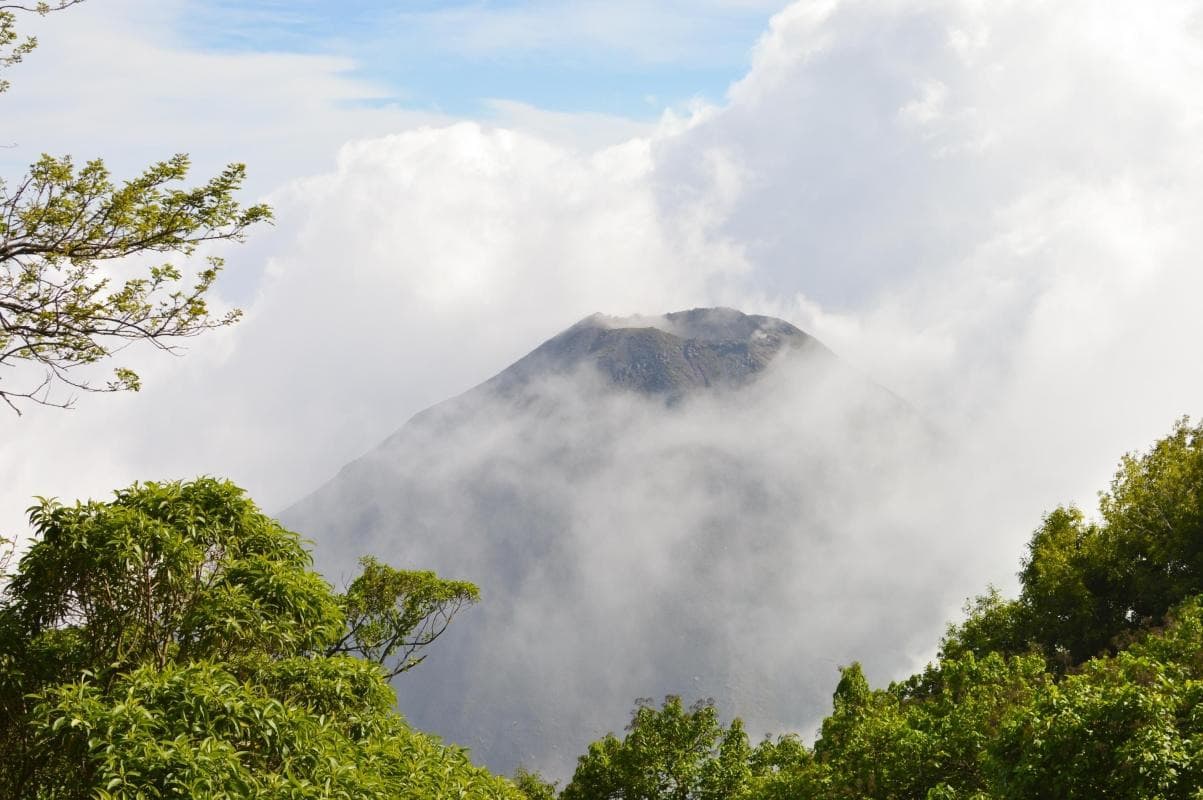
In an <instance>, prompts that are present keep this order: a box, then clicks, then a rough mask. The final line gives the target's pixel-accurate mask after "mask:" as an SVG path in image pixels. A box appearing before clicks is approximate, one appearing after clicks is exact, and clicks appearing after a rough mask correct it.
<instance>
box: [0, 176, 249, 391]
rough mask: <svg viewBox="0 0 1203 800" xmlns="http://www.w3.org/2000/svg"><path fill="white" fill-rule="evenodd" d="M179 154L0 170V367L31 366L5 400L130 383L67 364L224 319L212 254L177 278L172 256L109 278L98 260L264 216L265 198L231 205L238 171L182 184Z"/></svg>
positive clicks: (182, 242) (212, 235) (166, 343)
mask: <svg viewBox="0 0 1203 800" xmlns="http://www.w3.org/2000/svg"><path fill="white" fill-rule="evenodd" d="M188 167H189V161H188V157H187V156H186V155H182V154H180V155H176V156H174V157H172V158H171V159H168V160H167V161H162V162H160V163H158V164H154V165H152V166H151V167H149V168H148V169H146V170H145V171H144V172H143V173H142V175H140V176H138V177H137V178H135V179H133V180H130V181H127V182H125V183H123V184H120V185H118V184H115V183H114V182H113V180H112V178H111V176H110V174H109V172H108V169H107V168H106V167H105V166H104V163H103V162H101V161H99V160H94V161H90V162H88V163H86V164H84V165H83V166H82V167H79V168H77V167H76V166H75V164H74V163H73V161H72V160H71V159H70V158H69V157H64V158H55V157H52V156H48V155H44V156H42V158H41V159H40V160H39V161H38V162H37V163H36V164H34V165H33V167H32V168H31V169H30V172H29V174H28V175H27V176H26V177H25V178H24V179H23V180H21V181H20V182H19V183H17V184H15V185H14V186H11V187H10V186H8V185H7V184H5V183H3V182H2V181H0V367H9V368H14V367H17V366H20V365H23V364H24V365H32V366H34V367H37V368H40V369H41V376H40V379H38V380H37V381H35V382H33V383H32V385H27V386H20V387H16V388H7V387H6V388H4V389H2V390H0V398H3V399H4V400H6V401H7V402H8V403H9V405H10V406H12V407H13V408H14V409H16V408H17V406H16V403H15V401H16V400H18V399H21V398H25V399H28V400H33V401H35V402H39V403H45V404H49V405H67V404H69V403H70V398H68V399H67V400H64V401H56V400H55V399H54V395H53V394H52V389H53V388H54V387H55V386H56V385H57V384H65V385H66V386H68V387H73V388H75V389H80V390H89V391H118V390H124V389H130V390H136V389H138V388H139V380H138V376H137V374H136V373H135V372H133V371H132V370H130V369H129V368H127V367H118V368H117V369H116V370H115V371H114V373H113V378H112V379H111V380H110V381H108V382H107V383H105V384H104V385H102V386H101V385H95V384H93V383H90V382H89V380H88V379H87V378H86V377H80V376H79V375H78V374H77V372H76V370H78V369H79V368H81V367H85V366H88V365H91V364H95V363H97V362H100V361H102V360H104V359H107V358H108V357H109V356H111V355H112V354H113V353H114V352H115V351H116V350H117V349H120V348H121V347H124V346H126V345H128V344H129V343H131V342H134V341H144V342H149V343H151V344H154V345H156V346H158V347H160V348H162V349H166V350H171V349H173V345H172V344H171V341H172V340H174V339H178V338H181V337H189V336H194V335H196V334H198V333H201V332H203V331H206V330H210V329H213V328H218V327H222V326H225V325H229V324H231V323H233V322H235V321H236V320H237V319H238V318H239V316H240V313H239V312H238V311H237V310H234V311H229V312H227V313H224V314H214V313H212V312H211V311H210V309H209V306H208V303H207V300H206V297H207V296H208V294H209V292H210V290H211V289H212V287H213V284H214V281H215V280H216V279H217V275H218V273H219V272H220V271H221V268H222V261H221V259H220V258H216V257H210V258H208V259H207V266H206V267H205V268H203V269H201V270H200V271H199V272H197V273H196V274H195V275H193V276H192V277H191V278H188V279H186V278H185V275H184V273H183V271H182V270H181V269H180V268H179V267H178V266H177V265H176V264H175V263H173V262H172V261H167V262H165V263H162V264H159V265H157V266H152V267H150V268H149V269H147V270H145V271H144V272H138V271H135V273H134V276H133V277H129V278H126V279H124V280H120V281H117V282H114V281H113V278H112V276H111V274H110V273H111V270H110V271H108V272H106V271H103V270H101V269H100V268H99V262H120V261H122V260H123V259H129V258H131V257H135V256H143V255H148V254H149V255H154V254H164V253H166V254H174V255H180V256H190V255H192V254H193V253H194V252H195V250H196V248H197V247H198V246H199V245H201V244H203V243H205V242H212V241H219V240H240V239H241V238H242V236H243V233H244V232H245V231H246V230H247V228H249V227H250V226H252V225H255V224H257V223H260V222H265V221H268V220H270V219H271V211H270V209H269V208H268V207H267V206H264V205H254V206H250V207H248V208H242V207H241V206H240V205H239V204H238V203H237V201H236V200H235V199H234V193H235V192H236V191H237V190H238V188H239V187H240V186H241V185H242V182H243V180H244V178H245V174H246V170H245V167H244V166H243V165H241V164H231V165H230V166H229V167H227V168H226V169H225V170H224V171H223V172H221V174H219V175H217V176H216V177H215V178H213V179H212V180H210V181H209V182H208V183H206V184H204V185H202V186H199V187H196V188H192V189H181V188H178V186H177V184H178V183H179V182H181V181H183V180H184V179H185V178H186V176H187V173H188Z"/></svg>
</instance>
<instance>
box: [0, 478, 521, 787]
mask: <svg viewBox="0 0 1203 800" xmlns="http://www.w3.org/2000/svg"><path fill="white" fill-rule="evenodd" d="M30 519H31V522H32V524H33V527H34V531H35V534H36V536H35V540H34V543H33V544H32V546H31V547H30V548H29V549H28V551H27V552H26V553H25V554H24V556H23V557H22V558H21V559H20V561H19V562H18V564H17V566H16V569H15V571H14V573H13V574H12V575H11V577H10V579H9V581H8V583H7V585H6V586H5V589H4V597H3V601H2V602H0V755H2V757H0V797H14V798H16V797H34V798H51V797H54V798H76V797H78V798H84V797H93V798H95V797H99V798H107V797H123V798H124V797H130V798H133V797H146V798H153V797H203V798H210V797H213V798H218V797H223V798H224V797H228V798H236V797H238V798H241V797H259V796H272V797H290V798H291V797H296V798H308V797H315V798H316V797H323V798H324V797H346V798H360V797H364V798H371V797H381V798H384V797H389V798H391V797H413V798H419V797H421V798H425V797H438V796H452V795H454V796H456V797H472V798H476V797H480V798H483V797H516V796H517V794H516V793H515V790H514V789H513V787H512V786H511V785H510V784H509V783H508V782H506V781H504V780H502V779H499V778H494V777H493V776H490V775H488V774H487V773H486V772H484V771H482V770H480V769H478V768H476V767H473V766H472V765H471V764H470V763H469V762H468V760H467V758H466V756H465V754H464V753H463V752H462V751H460V750H458V749H456V748H452V747H445V746H443V745H441V744H439V743H438V742H437V741H435V740H433V739H431V738H430V737H428V736H425V735H423V734H420V733H417V732H415V731H412V730H410V729H409V728H408V726H407V725H406V724H405V722H404V720H403V719H402V718H401V717H400V716H399V715H397V714H396V712H395V711H393V710H392V703H393V693H392V692H391V690H390V689H389V687H388V683H387V681H386V678H385V671H384V670H383V669H382V667H381V665H380V664H379V663H376V662H375V661H371V660H366V659H362V658H354V657H351V656H349V655H347V654H345V653H341V652H332V648H333V647H334V646H335V644H336V643H337V642H338V641H340V640H341V639H345V638H346V637H347V635H348V633H349V632H351V629H352V626H351V624H350V623H349V621H348V618H347V616H346V613H345V610H344V609H345V608H347V607H348V605H349V604H348V601H347V598H346V597H340V596H338V595H336V594H335V593H334V592H333V591H332V590H331V588H330V587H329V586H328V585H327V584H326V583H325V582H324V581H323V580H322V579H321V578H320V576H318V575H317V574H316V573H314V572H313V571H312V570H311V569H310V556H309V554H308V552H307V550H306V549H305V547H304V546H303V544H302V542H301V540H300V539H299V537H298V536H297V535H296V534H295V533H292V532H289V531H287V530H284V529H283V528H281V527H280V526H279V525H278V524H277V523H276V522H275V521H273V520H271V519H269V518H267V517H265V516H264V515H263V514H261V513H260V512H259V510H258V509H257V508H256V507H255V506H254V504H253V503H252V502H251V501H250V500H249V499H247V498H246V497H245V496H244V494H243V492H242V491H241V490H240V489H238V488H237V487H235V486H233V485H232V484H230V483H228V482H224V481H218V480H214V479H207V478H206V479H198V480H196V481H193V482H191V483H164V484H156V483H148V484H143V485H135V486H133V487H130V488H129V489H125V490H122V491H119V492H117V493H116V496H115V498H114V500H113V501H111V502H108V503H99V502H88V503H76V504H75V505H71V506H67V505H62V504H60V503H57V502H54V501H51V500H41V501H40V502H39V503H38V504H37V505H36V506H34V508H33V509H31V511H30ZM376 566H377V568H378V569H385V568H384V567H383V565H376ZM387 574H389V575H404V574H405V573H402V572H400V571H390V572H388V573H387ZM420 574H421V575H423V576H424V577H425V576H428V575H429V573H420ZM431 580H434V582H435V583H436V584H437V579H431ZM428 583H429V581H428ZM449 583H451V584H453V585H457V586H460V587H461V588H462V589H463V590H464V591H469V590H470V592H471V593H472V594H473V596H475V587H471V585H470V584H459V583H457V582H449ZM390 589H394V590H396V591H395V593H393V594H391V595H390V596H391V597H392V599H393V601H394V602H395V603H397V604H399V606H400V607H401V608H404V609H413V608H417V609H418V610H419V611H420V610H421V609H422V608H427V607H428V606H425V605H423V604H422V602H421V601H419V602H417V603H416V604H415V603H408V601H407V597H406V596H405V594H404V592H403V591H401V590H399V589H398V588H397V586H395V585H393V586H390ZM382 613H383V612H382ZM385 616H387V614H385ZM402 617H404V619H403V620H402V619H401V618H402ZM390 619H392V618H390ZM415 619H416V618H415V617H414V616H413V615H412V614H411V615H410V616H408V617H405V616H404V614H401V615H399V616H398V617H397V618H396V620H395V621H393V623H392V624H393V625H394V629H395V630H397V631H398V632H403V630H402V629H403V628H404V626H405V625H408V624H410V623H411V622H412V623H413V624H414V625H415V627H417V628H421V627H422V626H423V625H425V624H426V623H425V621H424V620H423V619H416V621H415ZM404 635H406V636H408V635H409V634H408V632H404ZM410 638H412V637H410Z"/></svg>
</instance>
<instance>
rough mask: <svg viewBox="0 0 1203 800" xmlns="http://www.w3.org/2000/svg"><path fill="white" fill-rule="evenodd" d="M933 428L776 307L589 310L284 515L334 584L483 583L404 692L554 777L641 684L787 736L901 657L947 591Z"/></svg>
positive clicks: (939, 611)
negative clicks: (389, 572) (929, 528)
mask: <svg viewBox="0 0 1203 800" xmlns="http://www.w3.org/2000/svg"><path fill="white" fill-rule="evenodd" d="M938 447H939V444H938V439H937V437H935V436H934V435H933V434H932V428H931V426H930V425H928V424H927V423H926V422H925V421H924V420H923V419H922V418H921V417H920V415H919V414H917V413H916V412H915V411H914V410H913V409H911V408H910V407H909V406H907V404H906V403H904V402H903V401H902V400H900V399H899V398H898V397H897V396H895V395H894V394H892V393H890V392H889V391H887V390H886V389H884V388H882V387H881V386H879V385H877V384H875V383H873V382H872V381H870V380H868V379H867V378H866V377H864V376H863V375H861V374H860V373H859V372H858V371H856V370H855V369H853V368H852V367H850V366H849V365H847V364H846V363H844V362H843V361H841V360H840V359H839V358H838V357H837V356H836V355H835V354H834V353H832V352H831V351H830V350H829V349H828V348H827V347H825V346H824V345H823V344H822V343H820V342H819V341H818V340H816V339H815V338H814V337H812V336H810V335H808V334H806V333H805V332H803V331H801V330H799V329H798V328H797V327H795V326H793V325H791V324H790V323H788V322H785V321H783V320H780V319H776V318H773V317H766V316H755V315H749V314H743V313H741V312H739V311H736V310H734V309H727V308H711V309H693V310H690V311H682V312H677V313H670V314H665V315H662V316H648V317H643V316H636V317H609V316H604V315H600V314H595V315H593V316H590V317H587V318H586V319H583V320H581V321H580V322H579V323H577V324H576V325H573V326H572V327H571V328H568V329H567V330H565V331H563V332H561V333H560V334H558V335H556V336H555V337H553V338H551V339H549V340H548V341H546V342H544V343H543V344H542V345H540V346H539V347H537V348H536V349H534V350H533V351H532V352H531V353H530V354H528V355H527V356H525V357H524V358H522V359H520V360H519V361H517V362H516V363H514V364H513V365H511V366H510V367H508V368H507V369H505V370H503V371H502V372H500V373H499V374H497V375H496V376H494V377H492V378H490V379H489V380H487V381H485V382H484V383H482V384H480V385H479V386H477V387H475V388H474V389H471V390H470V391H468V392H466V393H464V394H462V395H460V396H458V397H455V398H452V399H450V400H447V401H445V402H443V403H440V404H438V405H436V406H434V407H432V408H430V409H427V410H426V411H423V412H421V413H419V414H417V415H416V416H414V417H413V418H412V419H410V420H409V421H408V422H406V423H405V424H404V425H403V426H401V427H400V429H399V430H398V431H397V432H396V433H394V434H393V435H392V436H390V437H388V438H387V439H386V440H385V441H384V442H382V443H381V444H380V445H379V446H378V447H377V448H375V449H374V450H372V451H371V452H369V453H367V454H366V455H364V456H363V457H362V458H360V459H358V460H356V461H354V462H352V463H351V464H348V465H347V466H346V467H344V468H343V469H342V470H341V471H340V472H339V473H338V474H337V475H336V476H335V477H334V478H333V479H332V480H330V481H329V482H328V483H326V484H325V485H324V486H322V487H321V488H319V489H318V490H317V491H316V492H314V493H313V494H312V495H310V496H308V497H307V498H305V499H303V500H302V501H300V502H299V503H297V504H296V505H294V506H293V507H291V508H290V509H288V510H287V511H285V512H284V513H283V514H282V515H281V520H282V522H283V523H284V524H285V525H287V526H288V527H290V528H292V529H294V530H298V531H300V532H302V534H303V535H305V536H307V537H309V538H311V539H312V540H313V541H314V543H315V553H316V558H317V565H318V567H319V569H321V570H322V571H323V573H324V574H325V575H326V576H327V577H328V579H330V580H331V582H333V583H335V584H336V585H341V584H342V583H343V582H345V580H346V579H348V578H349V577H351V576H353V575H354V574H355V572H356V569H355V560H356V558H357V557H358V556H359V555H360V554H372V555H375V556H377V557H379V558H380V559H382V560H384V561H386V562H388V563H391V564H393V565H395V566H398V567H403V568H411V569H418V568H421V569H434V570H436V571H437V572H438V573H439V574H441V575H443V576H444V577H449V578H461V579H466V580H471V581H474V582H476V583H477V584H478V585H479V586H480V589H481V594H482V602H481V603H480V604H479V605H478V606H476V607H474V608H471V609H469V610H467V611H465V612H463V613H462V614H461V615H460V617H458V618H457V620H456V621H455V623H453V625H452V626H451V628H450V629H449V630H448V631H447V633H446V634H445V635H444V636H443V637H442V638H441V639H440V640H439V641H438V642H437V643H436V644H434V645H433V646H432V648H431V649H430V655H429V657H428V659H427V660H426V662H425V663H423V664H422V665H421V666H420V667H418V668H417V669H415V670H413V671H412V672H408V673H405V674H404V675H402V676H400V677H399V678H398V679H397V682H396V686H397V692H398V703H399V707H400V709H401V711H402V712H403V713H404V714H405V715H406V716H407V718H408V719H409V720H410V722H411V723H412V724H413V725H415V726H416V727H418V728H421V729H423V730H429V731H433V732H435V733H438V734H440V735H442V736H443V737H444V738H445V739H447V740H449V741H453V742H456V743H458V744H461V745H464V746H466V747H469V748H470V749H471V750H472V753H473V756H474V758H475V759H476V760H478V761H480V762H482V763H485V764H487V765H488V766H490V767H491V768H493V769H495V770H499V771H502V772H512V770H513V769H514V768H515V767H517V766H519V765H522V766H525V767H527V768H532V769H541V770H543V771H544V772H545V773H546V774H550V775H552V776H557V777H565V776H566V775H567V774H569V773H570V772H571V769H572V763H573V759H574V758H575V757H576V756H577V755H579V754H580V753H582V752H584V750H585V748H586V746H587V744H588V742H590V741H592V740H594V739H596V738H598V737H600V736H601V735H603V734H604V733H606V732H607V731H618V730H620V729H621V728H622V727H623V725H624V724H625V722H626V720H627V718H628V714H629V710H630V708H631V706H632V704H633V701H634V700H635V699H636V698H639V697H649V696H651V697H658V696H660V695H665V694H670V693H671V694H679V695H682V696H684V697H685V698H686V700H693V699H699V698H713V699H715V700H716V702H718V704H719V707H720V709H721V710H722V711H723V712H725V713H728V714H738V715H740V716H742V717H743V718H744V720H745V721H746V723H747V725H748V728H749V731H750V733H752V734H753V735H756V734H760V733H764V732H767V731H774V732H782V731H787V730H797V731H802V732H804V733H805V732H807V731H808V729H809V726H812V725H813V724H814V723H815V721H817V720H818V719H819V718H821V717H822V716H823V714H824V713H826V711H827V710H828V708H829V702H830V693H831V691H832V689H833V688H834V684H835V681H836V679H837V672H836V667H837V665H839V664H844V663H848V662H849V661H851V660H853V659H857V660H860V661H862V662H863V663H864V664H865V667H866V669H868V670H870V671H871V672H872V670H874V669H876V670H878V674H883V673H888V672H889V671H890V670H891V669H893V670H897V669H898V668H899V665H901V666H905V667H909V666H911V665H912V664H913V663H914V660H915V658H916V653H917V652H919V651H918V650H917V648H918V647H922V646H923V645H922V644H917V643H928V642H930V641H931V640H932V636H933V631H934V630H937V629H938V628H937V621H938V620H940V619H942V618H943V616H944V614H945V611H946V604H947V598H945V597H944V596H943V594H942V592H941V591H940V590H939V589H938V581H936V582H934V581H933V575H934V574H936V573H937V572H938V566H933V565H939V564H940V563H942V559H943V560H945V561H947V560H955V555H954V554H949V553H943V554H942V553H936V552H933V551H932V550H931V549H930V547H928V546H927V545H924V544H923V542H924V538H923V536H924V534H923V531H922V530H921V529H920V525H921V523H920V522H919V520H920V519H922V518H923V515H922V514H918V513H916V512H915V509H916V504H917V502H918V501H921V499H922V498H923V497H925V496H927V495H928V494H930V491H931V488H932V487H931V486H930V480H929V479H928V478H926V477H924V475H925V474H926V473H923V472H922V471H921V470H916V469H915V465H916V463H922V462H923V461H924V459H926V458H928V457H929V455H928V454H930V453H932V452H934V450H935V449H938ZM921 473H922V474H921ZM917 499H918V500H917Z"/></svg>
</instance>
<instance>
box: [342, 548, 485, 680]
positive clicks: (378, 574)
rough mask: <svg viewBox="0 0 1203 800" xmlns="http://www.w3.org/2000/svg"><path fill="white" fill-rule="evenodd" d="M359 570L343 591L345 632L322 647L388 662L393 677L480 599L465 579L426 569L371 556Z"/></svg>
mask: <svg viewBox="0 0 1203 800" xmlns="http://www.w3.org/2000/svg"><path fill="white" fill-rule="evenodd" d="M360 565H361V566H362V567H363V573H362V574H361V575H360V576H359V577H358V578H356V579H355V580H354V581H352V582H351V585H350V586H348V587H347V591H346V593H345V594H343V595H342V597H341V598H340V599H341V605H342V612H343V616H344V619H345V620H346V632H345V633H344V634H343V636H342V637H341V638H339V640H338V641H337V642H335V643H334V644H333V645H331V646H330V647H329V649H328V650H327V651H326V652H327V654H328V655H334V654H336V653H349V654H351V655H355V656H359V657H360V658H365V659H367V660H369V661H374V662H376V663H377V664H380V665H382V666H383V665H387V667H386V670H387V673H386V674H387V677H389V678H392V677H395V676H396V675H399V674H401V673H402V672H405V671H407V670H410V669H413V668H414V667H416V666H417V665H418V664H421V663H422V661H423V660H424V659H425V658H426V655H425V654H422V655H417V653H418V651H419V650H422V649H423V648H425V647H426V646H427V645H429V644H431V643H432V642H434V640H435V639H437V638H439V636H441V635H442V634H443V631H445V630H447V626H448V625H449V624H450V623H451V620H452V619H453V618H454V617H455V615H456V614H457V613H458V612H459V611H460V610H461V609H462V608H464V607H465V606H467V605H471V604H473V603H476V602H477V601H479V600H480V590H479V589H477V588H476V586H475V585H474V584H471V583H468V582H467V581H453V580H446V579H444V578H440V577H439V576H438V575H435V574H434V573H433V572H429V571H409V570H399V569H395V568H393V567H390V566H388V565H387V564H382V563H380V562H379V561H377V560H376V559H375V558H372V557H370V556H368V557H365V558H363V559H362V560H361V561H360Z"/></svg>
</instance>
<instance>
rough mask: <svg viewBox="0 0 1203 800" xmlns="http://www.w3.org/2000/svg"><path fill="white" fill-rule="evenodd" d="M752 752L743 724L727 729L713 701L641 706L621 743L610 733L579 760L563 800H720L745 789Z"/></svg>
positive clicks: (640, 703) (644, 702) (672, 697)
mask: <svg viewBox="0 0 1203 800" xmlns="http://www.w3.org/2000/svg"><path fill="white" fill-rule="evenodd" d="M751 757H752V748H751V747H750V746H749V745H748V737H747V735H746V734H745V733H744V730H743V723H741V722H740V721H739V720H738V719H736V720H734V721H733V722H732V723H731V725H730V726H729V727H727V728H724V727H723V726H722V725H721V724H720V723H719V720H718V712H717V710H716V709H715V707H714V704H713V703H712V702H710V701H701V702H698V703H695V704H694V705H693V706H691V707H690V708H688V709H687V708H685V706H684V705H683V704H682V702H681V698H680V697H677V696H675V695H670V696H668V697H666V698H665V700H664V704H663V705H662V706H661V707H660V708H655V707H654V706H652V705H651V702H650V701H648V700H640V701H638V703H637V705H636V708H635V712H634V714H633V716H632V718H631V723H630V725H628V726H627V735H626V736H625V737H624V738H623V739H618V738H617V737H616V736H614V735H613V734H608V735H607V736H606V737H605V738H603V739H601V740H600V741H597V742H594V743H593V744H592V745H590V746H589V752H588V753H586V754H585V755H583V756H581V757H580V759H579V760H578V763H577V768H576V772H575V773H574V774H573V776H572V780H571V781H570V782H569V783H568V785H567V786H565V787H564V791H563V792H561V794H560V797H561V798H562V800H723V799H724V798H730V797H736V796H738V795H739V794H740V793H741V792H743V791H745V789H746V787H747V785H748V783H749V782H750V780H751V778H752V772H751V766H750V762H751Z"/></svg>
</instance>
